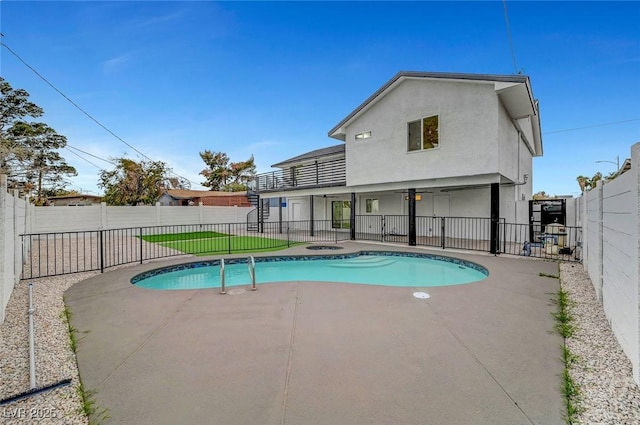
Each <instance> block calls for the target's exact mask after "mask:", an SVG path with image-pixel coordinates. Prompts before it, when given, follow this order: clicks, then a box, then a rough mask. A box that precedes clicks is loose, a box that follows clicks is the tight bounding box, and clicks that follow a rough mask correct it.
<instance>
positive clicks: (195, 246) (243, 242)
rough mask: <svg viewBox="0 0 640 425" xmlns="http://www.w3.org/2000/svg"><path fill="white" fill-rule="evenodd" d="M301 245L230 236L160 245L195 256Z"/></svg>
mask: <svg viewBox="0 0 640 425" xmlns="http://www.w3.org/2000/svg"><path fill="white" fill-rule="evenodd" d="M301 244H302V242H289V243H287V240H286V239H274V238H263V237H260V236H229V235H226V236H225V237H215V238H208V239H204V238H201V239H188V240H173V241H166V242H160V245H162V246H165V247H167V248H171V249H175V250H177V251H181V252H184V253H185V254H193V255H211V254H217V253H229V252H231V254H236V253H242V252H270V251H278V250H281V249H285V248H288V247H289V246H295V245H301Z"/></svg>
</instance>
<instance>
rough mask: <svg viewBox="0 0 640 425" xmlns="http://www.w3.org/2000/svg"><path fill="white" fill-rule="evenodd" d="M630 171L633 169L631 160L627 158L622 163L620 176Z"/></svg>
mask: <svg viewBox="0 0 640 425" xmlns="http://www.w3.org/2000/svg"><path fill="white" fill-rule="evenodd" d="M630 169H631V158H627V159H625V160H624V162H623V163H622V166H621V167H620V171H619V174H622V173H626V172H627V171H629V170H630Z"/></svg>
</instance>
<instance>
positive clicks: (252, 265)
mask: <svg viewBox="0 0 640 425" xmlns="http://www.w3.org/2000/svg"><path fill="white" fill-rule="evenodd" d="M247 266H248V267H249V276H251V290H252V291H256V290H257V289H258V288H256V262H255V260H254V259H253V255H250V256H249V258H248V259H247Z"/></svg>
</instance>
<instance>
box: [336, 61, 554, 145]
mask: <svg viewBox="0 0 640 425" xmlns="http://www.w3.org/2000/svg"><path fill="white" fill-rule="evenodd" d="M416 78H422V79H446V80H471V81H490V82H494V83H496V87H495V90H496V92H497V93H498V95H499V96H500V98H501V100H502V103H503V104H504V105H505V107H506V108H507V110H508V111H509V113H510V114H511V116H512V117H513V118H514V120H519V119H523V118H526V117H528V116H535V117H536V121H537V122H536V123H535V124H534V125H533V132H534V135H533V139H534V140H532V141H531V144H532V145H533V147H534V149H535V154H536V155H542V139H541V130H540V117H539V114H538V101H537V100H536V99H534V97H533V92H532V90H531V83H530V81H529V77H527V76H525V75H491V74H463V73H448V72H416V71H400V72H398V73H397V74H396V75H395V76H394V77H393V78H391V79H390V80H389V81H387V82H386V83H385V84H384V85H383V86H382V87H380V88H379V89H378V90H377V91H376V92H375V93H373V94H372V95H371V96H369V98H367V100H365V101H364V102H363V103H362V104H360V106H358V107H357V108H356V109H354V110H353V111H352V112H351V113H350V114H349V115H347V116H346V117H345V118H344V119H343V120H342V121H340V122H339V123H338V124H337V125H336V126H335V127H333V128H332V129H331V130H329V137H333V138H334V139H338V140H342V141H344V140H345V137H346V130H345V129H346V127H347V126H348V125H349V124H350V123H351V122H353V121H354V120H355V119H356V118H358V117H359V116H360V115H361V114H363V113H364V112H365V111H366V110H367V109H369V108H370V107H371V106H373V105H374V104H375V103H376V102H378V101H379V100H380V99H382V98H383V97H384V96H385V95H386V94H387V93H389V92H390V91H391V90H393V88H395V87H396V86H397V85H398V84H400V83H401V82H402V81H404V80H406V79H416Z"/></svg>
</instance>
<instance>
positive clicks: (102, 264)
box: [98, 229, 104, 273]
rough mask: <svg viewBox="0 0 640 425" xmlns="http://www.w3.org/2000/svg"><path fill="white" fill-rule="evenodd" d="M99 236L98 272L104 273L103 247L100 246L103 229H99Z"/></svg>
mask: <svg viewBox="0 0 640 425" xmlns="http://www.w3.org/2000/svg"><path fill="white" fill-rule="evenodd" d="M98 232H100V233H99V237H98V252H99V254H100V273H104V247H103V246H102V245H103V244H102V242H103V237H102V232H104V230H102V229H101V230H99V231H98Z"/></svg>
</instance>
